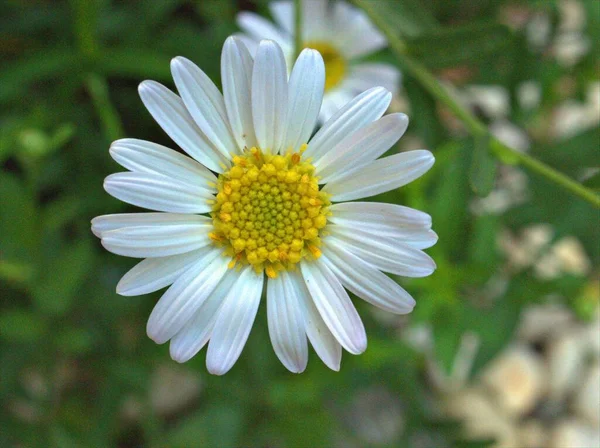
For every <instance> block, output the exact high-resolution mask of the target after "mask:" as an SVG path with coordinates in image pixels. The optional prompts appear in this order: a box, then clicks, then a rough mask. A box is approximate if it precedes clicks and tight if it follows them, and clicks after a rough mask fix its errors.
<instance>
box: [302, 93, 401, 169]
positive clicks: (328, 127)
mask: <svg viewBox="0 0 600 448" xmlns="http://www.w3.org/2000/svg"><path fill="white" fill-rule="evenodd" d="M330 96H331V95H329V94H327V95H325V98H324V103H325V102H327V100H328V98H329V97H330ZM391 101H392V94H391V93H390V92H388V91H387V90H385V89H384V88H382V87H375V88H373V89H371V90H367V91H366V92H363V93H361V94H360V95H358V96H357V97H355V98H354V99H353V100H352V101H350V102H349V103H347V104H346V105H345V106H343V107H342V108H341V109H339V110H338V111H337V112H336V113H335V114H334V115H333V116H332V117H331V118H330V119H329V120H327V122H326V123H325V124H324V125H323V127H322V128H321V129H319V131H318V132H317V133H316V134H315V136H314V137H313V138H312V139H311V140H310V142H309V144H308V148H306V152H305V153H304V157H311V158H312V159H313V160H315V161H318V160H319V159H320V158H321V157H323V156H324V155H325V154H326V153H327V152H328V151H329V150H330V149H331V148H333V147H334V146H335V145H336V144H337V143H338V142H340V141H341V140H342V139H344V138H345V137H346V136H347V135H350V134H351V133H353V132H356V131H357V130H359V129H361V128H362V127H364V126H366V125H367V124H369V123H371V122H373V121H375V120H378V119H379V118H380V117H381V116H382V115H383V114H384V112H385V111H386V110H387V108H388V107H389V105H390V102H391ZM336 106H337V105H336ZM336 108H337V107H336Z"/></svg>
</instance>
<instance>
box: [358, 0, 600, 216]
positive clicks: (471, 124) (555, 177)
mask: <svg viewBox="0 0 600 448" xmlns="http://www.w3.org/2000/svg"><path fill="white" fill-rule="evenodd" d="M352 1H353V3H354V4H355V5H356V6H358V7H359V8H361V9H362V10H363V11H364V12H365V13H366V14H367V15H368V16H369V18H370V19H371V21H372V22H373V23H374V24H375V25H376V26H377V27H378V28H379V29H380V30H381V31H382V32H383V34H384V35H385V36H386V38H387V40H388V44H389V46H390V48H391V49H392V51H393V52H394V54H395V55H396V57H397V58H398V62H399V63H400V65H401V66H402V68H403V69H404V70H405V71H406V72H407V73H409V74H410V75H412V76H413V77H414V78H416V79H417V80H418V81H419V82H420V83H421V85H422V86H423V87H424V88H425V89H426V90H427V91H428V92H429V93H430V94H431V95H432V96H433V97H435V98H437V99H438V100H439V101H441V102H442V103H444V104H445V105H446V107H448V109H450V110H451V111H452V112H453V113H454V114H455V115H456V116H457V117H458V118H459V119H460V120H461V121H462V122H463V124H464V125H465V127H466V128H467V129H468V130H469V132H470V133H471V134H472V135H473V136H474V137H482V136H485V135H487V134H489V130H488V128H487V127H486V126H485V125H484V124H483V123H482V122H481V121H479V120H478V119H477V117H475V115H473V114H472V113H471V111H470V110H468V109H467V108H465V107H464V106H463V105H462V104H460V103H459V101H457V100H456V99H455V98H454V97H453V96H452V95H451V94H450V93H449V92H448V90H446V89H445V88H444V87H443V86H442V84H440V82H439V81H438V80H437V78H436V77H435V76H434V75H433V74H431V72H430V71H429V70H427V68H426V67H425V66H424V65H423V64H421V63H420V62H419V61H417V60H415V59H413V58H411V57H410V56H409V55H408V54H407V51H406V49H407V47H406V44H405V43H404V42H403V41H402V40H401V39H400V38H399V37H398V36H397V35H396V33H395V31H394V30H393V29H392V28H391V27H390V26H389V25H388V24H387V23H386V22H385V20H384V18H383V17H382V16H381V15H380V14H378V13H377V12H376V10H375V9H374V8H373V5H372V3H371V2H369V1H368V0H352ZM490 148H491V149H492V153H493V154H495V155H496V157H498V158H500V159H501V160H503V161H511V162H512V163H516V164H520V165H522V166H524V167H526V168H527V169H529V170H531V171H533V172H535V173H537V174H539V175H541V176H544V177H545V178H546V179H548V180H550V181H552V182H554V183H556V184H558V185H560V186H561V187H563V188H565V189H566V190H568V191H570V192H571V193H573V194H574V195H576V196H579V197H580V198H582V199H584V200H586V201H587V202H589V203H590V204H592V205H594V206H595V207H597V208H600V196H598V195H597V194H595V193H594V192H593V191H592V190H590V189H588V188H586V187H584V186H583V185H582V184H580V183H579V182H577V181H575V180H573V179H571V178H570V177H568V176H566V175H564V174H562V173H561V172H560V171H557V170H555V169H554V168H552V167H550V166H548V165H546V164H544V163H543V162H540V161H539V160H537V159H535V158H534V157H531V156H530V155H527V154H524V153H522V152H519V151H517V150H516V149H514V148H511V147H510V146H508V145H505V144H504V143H502V142H500V141H499V140H498V139H497V138H495V137H490Z"/></svg>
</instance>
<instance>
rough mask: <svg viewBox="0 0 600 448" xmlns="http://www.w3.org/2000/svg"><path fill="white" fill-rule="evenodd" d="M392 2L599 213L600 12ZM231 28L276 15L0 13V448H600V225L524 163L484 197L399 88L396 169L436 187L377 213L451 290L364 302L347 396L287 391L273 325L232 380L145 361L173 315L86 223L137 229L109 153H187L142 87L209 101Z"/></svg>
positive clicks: (327, 384) (224, 0)
mask: <svg viewBox="0 0 600 448" xmlns="http://www.w3.org/2000/svg"><path fill="white" fill-rule="evenodd" d="M373 1H382V2H383V1H387V0H373ZM391 2H392V5H393V7H394V8H395V9H396V10H397V11H398V12H399V15H398V17H400V18H402V20H400V19H399V20H398V21H397V28H398V33H399V34H400V35H402V37H403V38H404V39H405V40H406V42H407V43H408V45H409V49H410V52H411V54H412V55H413V56H414V57H415V58H417V59H418V60H420V61H421V62H422V63H423V64H425V65H426V66H427V67H428V68H429V69H430V70H432V71H433V72H434V73H435V74H436V76H438V77H439V78H440V79H442V80H443V81H444V82H445V83H446V84H447V86H448V88H449V89H451V90H452V91H453V92H454V94H456V95H457V96H459V97H460V98H461V100H462V101H463V102H464V104H467V105H468V106H469V107H470V108H471V110H473V111H474V112H475V113H476V114H477V116H478V117H479V118H481V119H482V120H483V121H484V122H486V123H487V124H488V125H489V126H490V129H491V131H492V132H493V134H494V135H496V136H497V137H498V138H499V139H501V140H502V141H505V142H506V143H507V144H509V145H511V146H512V147H514V148H516V149H518V150H520V151H526V152H528V153H530V154H532V155H533V156H535V157H536V158H539V159H541V160H542V161H544V162H546V163H547V164H549V165H551V166H553V167H555V168H557V169H558V170H560V171H562V172H564V173H566V174H568V175H569V176H571V177H573V178H575V179H577V180H579V181H581V182H583V183H585V184H586V185H588V186H589V187H591V188H595V189H596V191H597V189H598V187H599V186H600V176H599V173H598V167H599V166H600V150H599V144H600V129H599V121H600V81H599V78H600V76H599V75H600V63H599V58H598V56H599V53H600V2H599V1H597V0H579V1H577V0H520V1H517V0H426V1H425V0H423V1H420V0H391ZM240 10H251V11H255V12H259V13H261V14H263V15H265V16H267V17H268V9H267V2H266V1H262V0H261V1H258V0H257V1H250V0H197V1H192V0H160V1H159V0H156V1H108V0H89V1H85V0H73V1H70V2H67V1H54V0H46V1H44V0H4V1H3V2H2V14H1V15H0V56H1V59H2V64H1V66H0V307H1V310H0V347H1V351H0V446H1V447H38V446H39V447H67V448H68V447H88V446H89V447H124V448H125V447H191V446H207V447H208V446H211V447H212V446H214V447H233V446H247V447H274V448H275V447H399V446H403V447H404V446H406V447H415V448H420V447H422V448H442V447H471V448H475V447H488V446H493V447H506V448H521V447H523V448H527V447H529V448H541V447H553V448H563V447H578V448H593V447H598V446H600V434H599V432H600V429H599V425H600V410H599V407H598V403H599V402H600V391H599V386H600V361H599V358H600V321H599V318H598V302H599V292H600V289H599V286H598V273H599V270H598V266H599V261H600V238H599V236H600V235H599V225H598V224H599V218H600V216H599V212H598V210H597V209H594V208H593V206H591V205H589V204H588V203H586V202H584V201H582V200H581V199H579V198H577V197H575V196H573V195H571V194H569V193H567V192H565V191H564V190H562V189H560V188H559V187H557V186H556V185H554V184H552V183H550V182H548V181H546V180H545V179H543V178H541V177H539V176H537V175H532V174H531V173H530V172H528V171H525V170H524V169H522V168H520V167H518V166H514V165H510V163H508V164H502V165H498V166H497V167H496V178H495V184H494V188H493V190H492V191H491V192H489V194H488V192H485V193H486V194H485V195H484V196H479V195H478V194H477V193H476V192H475V191H474V189H473V188H472V187H471V184H472V182H471V177H470V173H471V170H472V164H473V163H477V162H473V161H472V153H473V149H474V145H475V144H474V142H473V141H472V139H471V138H470V137H469V136H468V135H467V134H466V132H465V131H464V129H463V127H462V125H461V124H460V122H458V121H457V120H456V119H455V117H454V116H453V115H452V114H451V113H450V112H449V111H448V110H447V109H445V108H444V107H443V106H442V105H440V104H439V103H438V102H436V101H435V100H434V99H433V98H432V97H431V96H430V95H429V94H428V93H427V92H426V91H425V90H424V89H423V88H422V87H421V86H420V85H419V83H418V82H417V81H416V80H414V79H412V78H410V77H409V76H406V75H405V76H404V77H403V80H402V88H401V93H400V95H399V96H398V97H396V98H395V100H394V102H393V105H392V108H393V109H394V110H396V111H402V112H405V113H407V114H408V115H409V116H410V118H411V125H410V127H409V131H408V132H407V134H406V135H405V137H404V138H402V140H401V142H400V144H399V147H398V148H396V150H406V149H416V148H428V149H430V150H431V151H432V152H433V153H434V154H435V156H436V159H437V163H436V165H435V166H434V168H433V169H432V170H431V171H430V172H429V173H428V174H427V175H426V176H424V177H423V178H421V179H420V180H418V181H417V182H414V183H412V184H410V185H409V186H407V187H404V188H402V189H400V190H398V191H395V192H391V193H387V194H385V195H381V197H378V198H376V199H379V200H383V201H387V202H395V203H399V204H404V205H408V206H412V207H415V208H418V209H421V210H424V211H426V212H428V213H430V214H431V215H432V216H433V223H434V229H435V230H436V231H437V233H438V234H439V237H440V239H439V242H438V244H437V245H436V246H435V247H434V248H432V249H431V250H430V251H429V253H430V254H431V255H432V256H433V257H434V259H435V260H436V262H437V264H438V270H437V271H436V272H435V274H434V275H433V276H431V277H429V278H425V279H398V281H399V282H400V283H401V284H402V285H403V286H404V287H405V288H406V289H407V290H409V291H410V292H411V293H412V294H413V295H414V297H415V298H416V299H417V307H416V309H415V311H414V312H413V313H412V314H411V315H408V316H394V315H390V314H386V313H382V312H378V311H377V310H376V309H374V308H373V307H371V306H369V305H367V304H366V303H363V302H362V301H355V303H356V305H357V306H358V308H359V312H360V313H361V315H362V317H363V320H364V322H365V326H366V328H367V334H368V336H369V347H368V349H367V351H366V353H364V354H363V355H361V356H358V357H355V356H352V355H349V354H347V353H345V354H344V357H343V360H342V369H341V372H339V373H336V372H332V371H330V370H328V369H327V368H326V367H325V366H324V365H323V364H322V363H321V361H320V360H319V359H318V358H317V357H316V356H315V354H314V352H313V353H311V357H310V362H309V365H308V368H307V370H306V372H305V373H304V374H302V375H293V374H290V373H289V372H288V371H287V370H285V369H284V367H283V366H282V365H281V364H280V363H279V361H278V360H277V358H276V357H275V354H274V352H273V350H272V348H271V344H270V341H269V336H268V331H267V325H266V312H265V307H264V303H263V305H262V306H261V309H260V311H259V315H258V318H257V321H256V324H255V326H254V328H253V330H252V333H251V334H250V338H249V341H248V344H247V346H246V348H245V349H244V351H243V353H242V356H241V358H240V361H239V362H238V363H237V364H236V366H235V367H234V368H233V369H232V371H231V372H230V373H228V374H227V375H225V376H224V377H215V376H211V375H209V374H208V373H207V372H206V369H205V367H204V356H205V351H203V352H201V353H200V354H199V355H197V356H196V357H195V358H194V359H193V360H191V361H190V362H188V363H187V364H184V365H179V364H177V363H175V362H174V361H171V359H170V358H169V354H168V347H167V346H157V345H155V344H154V343H153V342H152V341H150V340H149V339H148V338H147V337H146V334H145V325H146V319H147V317H148V315H149V313H150V310H151V309H152V307H153V305H154V304H155V302H156V300H157V299H158V297H159V293H156V294H151V295H147V296H141V297H120V296H117V295H116V294H115V285H116V284H117V281H118V280H119V278H120V276H122V275H123V274H124V273H125V272H126V271H127V270H128V269H129V268H130V267H131V266H133V264H134V263H135V260H132V259H127V258H123V257H118V256H115V255H112V254H109V253H108V252H106V251H104V250H103V249H102V247H101V246H100V243H99V242H98V240H96V239H95V238H94V237H93V235H92V234H91V232H90V224H89V222H90V219H91V218H93V217H94V216H97V215H102V214H108V213H119V212H125V211H134V208H133V207H130V206H127V205H125V204H123V203H121V202H119V201H117V200H116V199H113V198H112V197H110V196H109V195H108V194H106V193H105V192H104V190H103V189H102V181H103V178H104V177H105V176H107V175H108V174H109V173H112V172H115V171H119V170H121V169H120V167H118V166H117V164H116V163H115V162H113V161H112V159H111V158H110V157H109V154H108V147H109V145H110V143H111V141H113V140H115V139H118V138H121V137H125V136H127V137H135V138H142V139H146V140H151V141H155V142H159V143H162V144H165V145H167V146H171V147H174V144H172V143H171V142H170V141H169V139H168V138H167V136H166V135H165V134H164V133H162V131H161V130H160V128H159V126H158V125H157V124H155V123H154V122H153V120H152V119H151V117H150V115H149V114H148V113H147V112H146V110H145V109H144V107H143V105H142V103H141V101H140V99H139V98H138V95H137V85H138V83H139V82H140V81H142V80H144V79H155V80H158V81H161V82H164V83H165V84H166V85H168V86H170V87H172V86H173V84H172V81H171V77H170V73H169V60H170V59H171V57H173V56H176V55H183V56H186V57H188V58H189V59H191V60H193V61H194V62H196V63H197V64H198V65H200V66H201V67H202V69H203V70H205V71H206V73H207V74H208V75H209V76H210V77H211V78H212V79H213V80H215V82H217V84H218V83H219V58H220V52H221V46H222V44H223V41H224V40H225V38H226V37H227V36H228V35H230V34H232V33H234V32H236V31H238V30H237V28H236V25H235V14H236V13H237V12H239V11H240ZM373 59H377V60H385V61H388V62H391V63H395V62H394V61H395V60H394V58H393V56H392V54H391V53H389V51H388V50H385V51H382V52H380V53H378V54H377V55H376V56H375V57H374V58H373ZM504 162H511V161H510V160H506V161H504Z"/></svg>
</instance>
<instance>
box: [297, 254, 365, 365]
mask: <svg viewBox="0 0 600 448" xmlns="http://www.w3.org/2000/svg"><path fill="white" fill-rule="evenodd" d="M300 268H301V271H302V277H304V283H305V284H306V287H307V288H308V291H309V292H310V295H311V297H312V299H313V301H314V303H315V306H316V307H317V309H318V310H319V313H320V314H321V317H322V318H323V320H324V321H325V323H326V324H327V327H328V328H329V330H330V331H331V333H333V335H334V336H335V337H336V339H337V340H338V342H339V343H340V344H342V347H344V348H345V349H346V350H348V351H349V352H350V353H352V354H355V355H357V354H359V353H362V352H364V351H365V350H366V348H367V335H366V334H365V327H364V326H363V323H362V321H361V320H360V316H359V315H358V312H357V311H356V308H354V304H353V303H352V301H351V300H350V297H348V293H347V292H346V290H345V289H344V287H343V286H342V284H341V283H340V281H339V280H338V278H337V277H336V276H335V274H334V273H333V272H331V269H329V268H328V267H327V266H326V265H325V264H323V262H322V261H319V260H316V261H302V262H301V263H300Z"/></svg>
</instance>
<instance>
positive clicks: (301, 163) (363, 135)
mask: <svg viewBox="0 0 600 448" xmlns="http://www.w3.org/2000/svg"><path fill="white" fill-rule="evenodd" d="M171 68H172V73H173V78H174V79H175V84H176V86H177V89H178V91H179V94H180V96H178V95H176V94H175V93H173V92H171V91H170V90H169V89H168V88H166V87H164V86H162V85H160V84H158V83H156V82H154V81H144V82H142V83H141V84H140V88H139V91H140V96H141V98H142V101H143V102H144V104H145V105H146V107H147V108H148V110H149V111H150V113H151V114H152V116H153V117H154V119H155V120H156V121H157V122H158V123H159V124H160V126H161V127H162V128H163V129H164V131H165V132H166V133H167V134H168V135H169V136H170V137H171V138H172V139H173V140H174V141H175V143H177V144H178V145H179V146H180V147H181V148H182V149H183V150H184V151H185V152H186V153H187V154H188V155H189V156H191V158H190V157H187V156H185V155H183V154H180V153H178V152H176V151H174V150H172V149H169V148H166V147H164V146H161V145H157V144H155V143H151V142H147V141H143V140H135V139H123V140H118V141H116V142H114V143H113V145H112V146H111V148H110V154H111V156H112V157H113V158H114V159H115V160H116V161H117V162H118V163H119V164H121V165H122V166H124V167H125V168H127V169H128V170H129V171H128V172H123V173H117V174H112V175H110V176H108V177H107V178H106V181H105V183H104V188H105V189H106V191H107V192H108V193H110V194H111V195H113V196H114V197H116V198H118V199H121V200H123V201H125V202H128V203H130V204H133V205H135V206H138V207H143V208H146V209H150V210H156V211H158V213H155V212H153V213H133V214H117V215H105V216H99V217H97V218H95V219H94V220H93V221H92V231H93V232H94V234H96V235H97V236H98V237H100V238H101V239H102V244H103V246H104V247H105V248H106V249H108V250H109V251H111V252H113V253H116V254H118V255H124V256H128V257H136V258H144V260H143V261H141V262H140V263H139V264H137V265H136V266H134V267H133V269H131V270H130V271H129V272H128V273H126V274H125V276H124V277H123V278H122V279H121V281H120V282H119V284H118V285H117V292H118V293H119V294H121V295H125V296H130V295H139V294H146V293H149V292H152V291H156V290H158V289H161V288H164V287H166V286H169V285H171V286H170V287H169V289H167V290H166V292H165V293H164V294H163V296H162V297H161V299H160V300H159V301H158V303H157V304H156V306H155V307H154V310H153V311H152V314H151V315H150V318H149V321H148V326H147V332H148V335H149V336H150V338H152V339H153V340H154V341H156V342H157V343H159V344H162V343H164V342H167V341H169V340H170V341H171V344H170V353H171V357H172V358H173V359H174V360H176V361H178V362H185V361H187V360H189V359H190V358H191V357H193V356H194V355H195V354H196V353H197V352H198V351H199V350H200V349H201V348H202V347H203V346H204V345H205V344H207V343H208V353H207V359H206V363H207V367H208V370H209V371H210V372H211V373H214V374H219V375H220V374H223V373H225V372H227V371H228V370H229V369H230V368H231V367H232V366H233V364H234V363H235V361H236V360H237V359H238V357H239V356H240V353H241V351H242V349H243V347H244V344H245V343H246V340H247V338H248V335H249V333H250V329H251V327H252V324H253V322H254V319H255V316H256V312H257V309H258V306H259V303H260V299H261V296H262V292H263V287H264V286H265V285H264V284H265V283H266V295H267V314H268V326H269V333H270V336H271V340H272V343H273V347H274V349H275V352H276V354H277V356H278V357H279V359H280V360H281V362H282V363H283V364H284V365H285V367H287V368H288V369H289V370H291V371H292V372H302V371H303V370H304V368H305V367H306V363H307V360H308V346H307V336H308V340H310V342H311V343H312V345H313V347H314V349H315V351H316V352H317V354H318V355H319V356H320V357H321V359H322V360H323V361H324V362H325V364H327V366H329V367H330V368H332V369H335V370H338V369H339V367H340V361H341V353H342V352H341V348H342V347H344V348H345V349H346V350H347V351H349V352H350V353H353V354H357V353H361V352H363V351H364V350H365V349H366V346H367V339H366V335H365V329H364V327H363V324H362V322H361V320H360V317H359V316H358V313H357V312H356V309H355V308H354V305H353V304H352V301H351V300H350V297H349V296H348V293H347V292H346V290H345V289H344V287H346V288H347V289H348V290H349V291H351V292H353V293H354V294H356V295H357V296H359V297H361V298H363V299H364V300H366V301H368V302H370V303H372V304H374V305H376V306H378V307H380V308H382V309H384V310H387V311H391V312H393V313H400V314H402V313H408V312H410V311H411V310H412V308H413V306H414V300H413V299H412V297H411V296H410V295H409V294H408V293H407V292H406V291H404V289H402V288H401V287H400V286H399V285H398V284H397V283H396V282H395V281H393V280H392V279H390V278H389V277H387V276H386V275H385V274H383V273H382V272H381V271H385V272H390V273H393V274H396V275H402V276H409V277H422V276H426V275H429V274H431V273H432V272H433V270H434V269H435V264H434V262H433V261H432V259H431V258H430V257H429V256H427V255H426V254H425V253H424V252H422V249H424V248H427V247H430V246H431V245H433V244H434V243H435V242H436V240H437V236H436V234H435V233H434V232H433V231H432V230H431V218H430V217H429V216H428V215H427V214H425V213H422V212H419V211H417V210H412V209H409V208H406V207H402V206H399V205H392V204H380V203H373V202H344V201H349V200H353V199H359V198H364V197H368V196H373V195H375V194H378V193H381V192H384V191H387V190H391V189H393V188H397V187H400V186H402V185H405V184H407V183H408V182H410V181H412V180H414V179H416V178H417V177H419V176H421V175H422V174H423V173H425V172H426V171H427V170H428V169H429V168H430V167H431V165H432V164H433V161H434V159H433V156H432V155H431V153H430V152H428V151H424V150H423V151H410V152H405V153H401V154H395V155H392V156H389V157H385V158H383V159H378V160H376V159H377V158H378V157H379V156H381V155H382V154H383V153H384V152H385V151H387V150H388V149H389V148H390V147H391V146H392V145H393V144H394V143H395V142H396V141H397V140H398V139H399V138H400V136H401V135H402V134H403V133H404V131H405V129H406V127H407V125H408V119H407V117H406V116H405V115H403V114H392V115H388V116H386V117H383V118H381V116H382V115H383V113H384V111H385V110H386V109H387V107H388V105H389V103H390V100H391V94H390V93H389V92H387V91H386V90H385V89H383V88H381V87H377V88H373V89H371V90H368V91H366V92H364V93H363V94H361V95H359V96H357V97H356V98H354V99H353V100H352V101H351V102H350V103H349V104H347V105H346V106H345V107H343V108H342V109H341V110H340V111H339V112H338V113H336V114H335V115H334V116H333V117H332V118H331V119H330V120H329V121H328V122H327V123H326V124H325V125H324V126H323V127H322V128H321V129H320V130H319V131H318V132H317V133H316V134H315V135H314V137H313V138H312V139H311V138H310V136H311V134H312V132H313V129H314V126H315V122H316V121H317V116H318V113H319V108H320V105H321V99H322V96H323V86H324V82H325V67H324V63H323V59H322V58H321V55H320V54H319V53H318V52H317V51H315V50H304V51H303V52H302V54H301V55H300V57H299V58H298V60H297V62H296V64H295V65H294V67H293V70H292V72H291V77H290V79H289V81H288V76H287V68H286V64H285V59H284V55H283V52H282V50H281V48H280V47H279V46H278V45H277V44H276V43H274V42H272V41H263V42H261V43H260V45H259V47H258V50H257V53H256V59H255V60H254V61H253V60H252V58H251V56H250V53H249V52H248V50H247V48H246V47H245V45H244V44H243V43H241V41H239V40H237V39H236V38H233V37H231V38H229V39H227V41H226V42H225V45H224V47H223V53H222V59H221V69H222V71H221V76H222V81H223V94H221V93H220V92H219V90H218V89H217V87H216V86H215V85H214V84H213V83H212V81H211V80H210V79H209V78H208V77H207V76H206V75H205V74H204V72H203V71H202V70H200V69H199V68H198V67H197V66H196V65H194V64H193V63H192V62H190V61H189V60H187V59H185V58H182V57H177V58H175V59H173V61H172V63H171ZM309 139H310V140H309ZM321 184H325V186H324V187H322V188H320V185H321ZM332 203H335V204H332ZM209 340H210V342H209Z"/></svg>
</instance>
